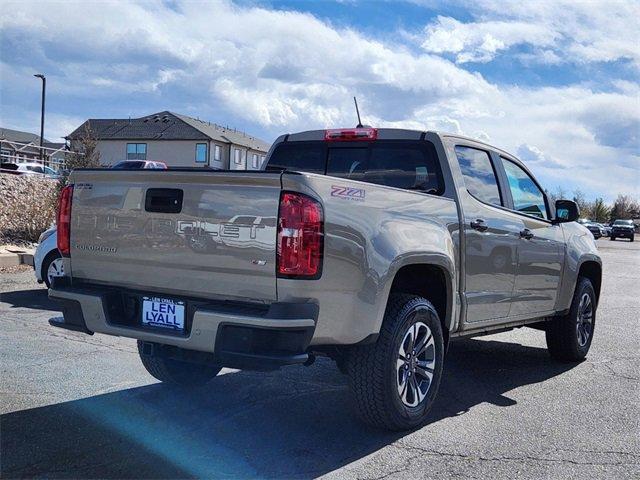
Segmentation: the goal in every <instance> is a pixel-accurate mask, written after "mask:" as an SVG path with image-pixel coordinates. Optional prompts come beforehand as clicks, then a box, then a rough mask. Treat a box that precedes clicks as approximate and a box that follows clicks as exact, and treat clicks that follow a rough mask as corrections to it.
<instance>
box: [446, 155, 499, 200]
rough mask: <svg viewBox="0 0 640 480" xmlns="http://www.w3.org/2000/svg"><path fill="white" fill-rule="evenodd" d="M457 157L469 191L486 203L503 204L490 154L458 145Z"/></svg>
mask: <svg viewBox="0 0 640 480" xmlns="http://www.w3.org/2000/svg"><path fill="white" fill-rule="evenodd" d="M456 157H458V163H459V164H460V169H461V170H462V176H463V177H464V183H465V185H466V187H467V190H468V191H469V193H470V194H471V195H473V196H474V197H476V198H477V199H478V200H481V201H483V202H485V203H490V204H492V205H502V201H501V199H500V189H499V188H498V180H497V178H496V173H495V171H494V170H493V165H492V164H491V159H490V158H489V154H488V153H487V152H485V151H484V150H479V149H477V148H472V147H464V146H462V145H458V146H456Z"/></svg>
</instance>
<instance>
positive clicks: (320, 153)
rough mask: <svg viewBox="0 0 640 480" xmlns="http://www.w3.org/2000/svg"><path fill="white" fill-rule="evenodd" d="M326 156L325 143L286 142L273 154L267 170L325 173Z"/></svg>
mask: <svg viewBox="0 0 640 480" xmlns="http://www.w3.org/2000/svg"><path fill="white" fill-rule="evenodd" d="M325 156H326V149H325V147H324V143H315V142H314V143H307V144H295V143H290V144H286V143H284V144H282V145H279V146H278V148H276V149H275V151H274V152H273V154H272V155H271V158H270V159H269V164H268V166H267V170H295V171H299V172H309V173H324V164H325Z"/></svg>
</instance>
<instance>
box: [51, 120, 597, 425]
mask: <svg viewBox="0 0 640 480" xmlns="http://www.w3.org/2000/svg"><path fill="white" fill-rule="evenodd" d="M577 218H578V209H577V206H576V204H575V203H573V202H571V201H567V200H559V201H557V202H556V203H555V205H551V204H550V203H549V200H548V198H547V196H546V195H545V193H544V190H543V189H542V187H541V186H540V185H539V184H538V182H537V181H536V180H535V178H534V177H533V175H532V174H531V173H530V172H529V171H528V170H527V168H526V167H525V166H524V165H523V164H522V163H521V162H520V161H519V160H518V159H517V158H515V157H514V156H512V155H510V154H509V153H507V152H505V151H502V150H500V149H497V148H495V147H492V146H490V145H487V144H484V143H480V142H478V141H475V140H471V139H468V138H464V137H460V136H453V135H446V134H440V133H435V132H419V131H409V130H396V129H374V128H356V129H337V130H326V131H325V130H322V131H319V130H318V131H308V132H302V133H296V134H290V135H284V136H282V137H280V138H279V139H278V140H277V141H276V142H275V144H274V145H273V147H272V148H271V150H270V152H269V154H268V156H267V159H266V165H265V166H264V171H247V172H238V171H203V170H189V169H169V170H139V171H117V170H79V171H76V172H74V173H73V174H72V176H71V185H70V186H68V187H66V188H65V190H64V192H63V194H62V198H61V205H60V211H59V218H58V247H59V250H60V251H61V253H62V255H63V256H64V263H65V265H64V271H65V272H66V275H67V276H66V277H63V278H60V279H56V280H55V281H54V284H53V287H52V289H51V290H50V292H49V295H50V297H51V298H52V299H54V300H56V301H58V302H60V303H61V305H62V308H63V310H64V320H61V319H52V321H51V323H52V325H55V326H57V327H61V328H66V329H70V330H75V331H80V332H84V333H87V334H90V335H92V334H93V333H104V334H109V335H118V336H122V337H129V338H134V339H137V340H138V347H139V351H140V357H141V359H142V362H143V364H144V366H145V367H146V368H147V370H148V371H149V372H150V373H151V375H153V376H154V377H156V378H158V379H160V380H162V381H164V382H171V383H174V384H179V385H182V386H192V385H198V384H202V383H206V382H207V381H209V380H210V379H212V378H213V377H214V376H215V375H216V374H217V373H218V372H219V371H220V369H221V368H222V367H235V368H246V369H257V370H268V369H272V368H278V367H280V366H283V365H288V364H305V365H310V364H311V363H313V359H314V358H315V356H318V355H323V356H328V357H330V358H333V359H334V360H336V362H337V364H338V366H339V368H340V369H341V370H342V371H343V372H345V373H346V374H347V375H348V376H349V381H350V385H351V388H352V390H353V394H354V395H353V398H354V401H355V403H356V406H357V411H358V412H359V414H360V416H361V417H362V418H363V419H364V420H365V421H367V422H369V423H371V424H374V425H377V426H380V427H383V428H388V429H396V430H398V429H409V428H413V427H416V426H418V425H420V424H421V423H422V422H424V420H425V417H426V415H427V413H428V411H429V409H430V408H431V406H432V404H433V402H434V398H435V396H436V394H437V391H438V385H439V383H440V378H441V375H442V371H443V365H444V359H445V353H446V351H447V346H448V344H449V341H451V340H453V339H454V338H456V337H463V336H474V335H482V334H486V333H491V332H495V331H504V330H508V329H512V328H516V327H522V326H531V327H534V328H538V329H540V330H544V332H545V334H546V338H547V345H548V347H549V352H550V354H551V355H552V356H553V357H554V358H556V359H558V360H564V361H579V360H581V359H583V358H584V357H585V355H586V354H587V351H588V350H589V346H590V344H591V340H592V338H593V332H594V326H595V320H596V308H597V305H598V298H599V294H600V285H601V261H600V258H599V256H598V253H597V249H596V246H595V243H594V239H593V236H592V235H591V234H590V233H589V231H588V230H587V229H585V228H584V227H583V226H581V225H578V224H577V223H575V222H574V220H575V219H577Z"/></svg>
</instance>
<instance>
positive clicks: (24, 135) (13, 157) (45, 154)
mask: <svg viewBox="0 0 640 480" xmlns="http://www.w3.org/2000/svg"><path fill="white" fill-rule="evenodd" d="M66 152H67V146H66V143H64V142H50V141H49V140H47V139H46V138H45V139H44V140H43V142H42V163H44V164H45V165H47V166H49V167H52V168H54V169H57V168H59V167H61V166H63V165H64V161H65V154H66ZM40 160H41V158H40V135H36V134H35V133H30V132H23V131H21V130H12V129H10V128H1V127H0V162H2V163H4V162H8V163H23V162H40Z"/></svg>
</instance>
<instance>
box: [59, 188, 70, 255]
mask: <svg viewBox="0 0 640 480" xmlns="http://www.w3.org/2000/svg"><path fill="white" fill-rule="evenodd" d="M72 197H73V185H67V186H66V187H64V188H63V189H62V192H61V193H60V203H59V204H58V217H57V232H58V233H57V235H58V238H57V241H58V251H59V252H60V255H62V256H64V257H68V256H69V254H70V253H71V237H70V233H71V199H72Z"/></svg>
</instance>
